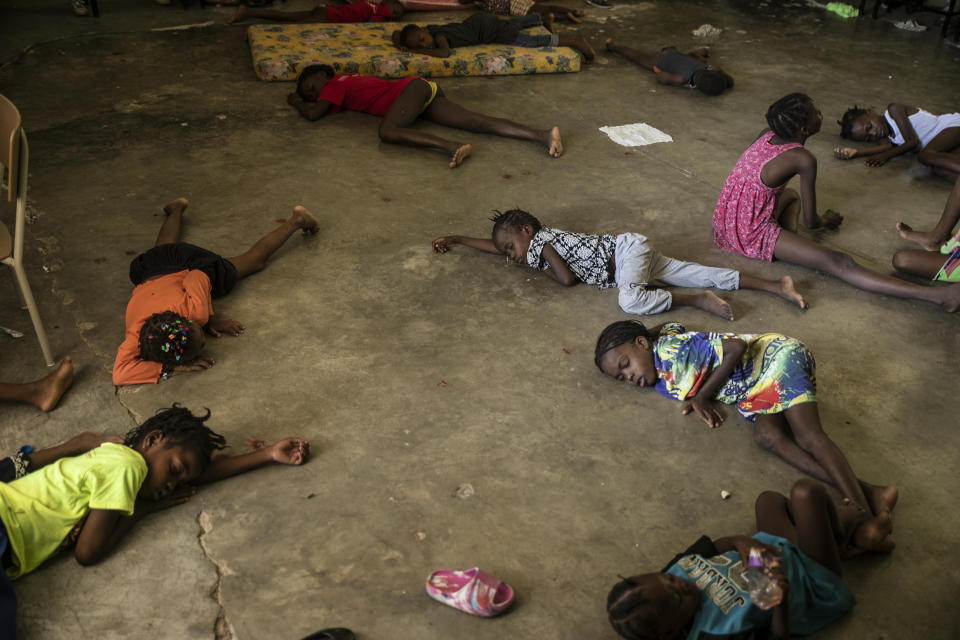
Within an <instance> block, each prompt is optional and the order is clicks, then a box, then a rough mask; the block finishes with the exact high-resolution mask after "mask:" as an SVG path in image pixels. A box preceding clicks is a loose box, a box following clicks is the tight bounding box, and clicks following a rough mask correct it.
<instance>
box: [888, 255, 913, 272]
mask: <svg viewBox="0 0 960 640" xmlns="http://www.w3.org/2000/svg"><path fill="white" fill-rule="evenodd" d="M908 256H909V254H908V253H907V252H906V251H897V252H896V253H895V254H893V260H892V261H891V262H892V263H893V268H894V269H896V270H897V271H907V270H908V269H907V267H908V266H909V264H910V260H909V257H908Z"/></svg>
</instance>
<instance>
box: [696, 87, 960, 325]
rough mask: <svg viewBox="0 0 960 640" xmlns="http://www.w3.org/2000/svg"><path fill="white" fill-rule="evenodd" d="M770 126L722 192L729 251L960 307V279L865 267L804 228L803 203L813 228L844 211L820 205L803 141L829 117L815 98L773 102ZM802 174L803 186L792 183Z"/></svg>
mask: <svg viewBox="0 0 960 640" xmlns="http://www.w3.org/2000/svg"><path fill="white" fill-rule="evenodd" d="M767 124H769V125H770V130H769V131H765V132H764V133H762V134H761V135H760V137H759V138H757V139H756V140H755V141H754V142H753V144H751V145H750V147H748V148H747V150H746V151H744V152H743V155H741V156H740V159H739V160H738V161H737V164H736V166H735V167H734V168H733V171H731V172H730V175H729V176H728V177H727V181H726V182H725V183H724V185H723V190H722V191H721V192H720V198H719V200H718V201H717V207H716V209H714V212H713V237H714V242H716V244H717V246H718V247H720V248H721V249H724V250H725V251H730V252H731V253H738V254H740V255H743V256H747V257H748V258H757V259H761V260H767V261H770V260H773V259H774V258H776V259H778V260H783V261H784V262H792V263H795V264H799V265H802V266H804V267H807V268H809V269H817V270H819V271H826V272H827V273H829V274H831V275H834V276H836V277H837V278H840V279H841V280H843V281H844V282H847V283H849V284H852V285H853V286H855V287H859V288H860V289H864V290H866V291H872V292H873V293H882V294H884V295H888V296H894V297H897V298H912V299H915V300H926V301H928V302H933V303H934V304H939V305H940V306H941V307H943V309H944V310H946V311H949V312H953V311H956V310H957V309H958V308H960V283H958V284H956V285H952V286H949V287H928V286H924V285H920V284H915V283H913V282H907V281H905V280H900V279H899V278H894V277H891V276H887V275H882V274H879V273H877V272H875V271H871V270H869V269H865V268H864V267H862V266H860V265H859V264H857V263H856V261H854V260H853V258H851V257H850V256H849V255H847V254H845V253H843V252H840V251H835V250H833V249H828V248H826V247H824V246H822V245H820V244H816V243H814V242H811V241H810V240H808V239H807V238H805V237H803V236H801V235H799V234H798V233H797V232H796V231H797V222H798V220H799V217H800V213H801V209H802V212H803V224H804V226H806V227H807V228H809V229H815V228H817V227H821V226H825V227H828V228H833V227H837V226H839V225H840V223H841V222H843V218H842V217H841V216H839V215H837V214H836V213H833V212H831V211H827V212H826V213H824V214H822V215H820V214H818V213H817V203H816V198H817V194H816V180H817V159H816V158H815V157H814V156H813V154H812V153H810V152H809V151H807V150H806V149H805V148H804V146H803V143H804V142H805V141H806V139H807V138H809V137H810V136H812V135H814V134H816V133H817V132H818V131H820V125H821V124H823V117H822V116H821V114H820V111H819V110H818V109H817V107H816V105H815V104H814V103H813V100H811V99H810V97H809V96H807V95H805V94H802V93H791V94H790V95H787V96H784V97H783V98H781V99H779V100H777V101H776V102H775V103H773V104H772V105H771V106H770V109H768V110H767ZM794 176H800V194H797V192H796V191H794V190H792V189H786V186H787V183H788V182H789V181H790V180H791V178H793V177H794Z"/></svg>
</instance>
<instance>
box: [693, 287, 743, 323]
mask: <svg viewBox="0 0 960 640" xmlns="http://www.w3.org/2000/svg"><path fill="white" fill-rule="evenodd" d="M694 299H695V302H694V306H695V307H697V308H699V309H703V310H704V311H707V312H709V313H712V314H713V315H716V316H720V317H721V318H724V319H725V320H733V310H732V309H731V308H730V305H729V304H727V301H726V300H724V299H723V298H720V297H719V296H717V294H715V293H713V292H712V291H704V292H703V293H698V294H696V295H695V296H694Z"/></svg>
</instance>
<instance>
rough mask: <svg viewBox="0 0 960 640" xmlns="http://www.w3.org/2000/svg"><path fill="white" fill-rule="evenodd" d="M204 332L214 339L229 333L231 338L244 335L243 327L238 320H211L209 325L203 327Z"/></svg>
mask: <svg viewBox="0 0 960 640" xmlns="http://www.w3.org/2000/svg"><path fill="white" fill-rule="evenodd" d="M203 330H204V331H206V332H207V333H208V334H209V335H211V336H213V337H214V338H219V337H220V334H221V333H227V334H230V335H231V336H239V335H240V334H241V333H243V325H242V324H240V323H239V322H237V321H236V320H230V319H229V318H217V317H213V318H210V321H209V322H207V324H205V325H203Z"/></svg>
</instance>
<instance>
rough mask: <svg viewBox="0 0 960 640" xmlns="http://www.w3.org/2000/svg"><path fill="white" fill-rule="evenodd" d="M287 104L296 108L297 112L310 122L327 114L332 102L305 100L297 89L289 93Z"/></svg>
mask: <svg viewBox="0 0 960 640" xmlns="http://www.w3.org/2000/svg"><path fill="white" fill-rule="evenodd" d="M287 104H289V105H290V106H291V107H293V108H294V109H296V110H297V113H299V114H300V115H301V116H303V117H304V118H306V119H307V120H309V121H310V122H313V121H315V120H319V119H320V118H322V117H323V116H325V115H327V111H329V110H330V103H329V102H327V101H326V100H318V101H316V102H305V101H304V99H303V98H302V97H300V94H299V93H297V92H296V91H294V92H293V93H291V94H289V95H287Z"/></svg>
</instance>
